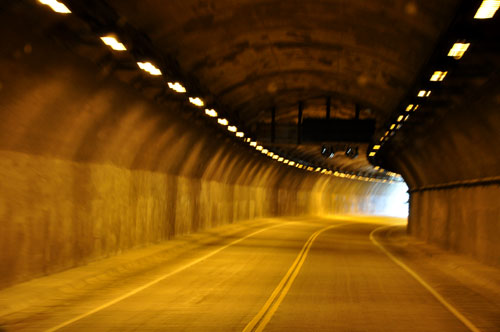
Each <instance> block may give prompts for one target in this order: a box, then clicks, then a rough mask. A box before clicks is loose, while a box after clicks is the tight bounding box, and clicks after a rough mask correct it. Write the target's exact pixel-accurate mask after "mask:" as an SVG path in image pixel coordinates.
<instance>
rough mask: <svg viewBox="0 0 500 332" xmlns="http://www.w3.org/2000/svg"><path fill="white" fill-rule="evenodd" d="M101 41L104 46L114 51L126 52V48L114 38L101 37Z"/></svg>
mask: <svg viewBox="0 0 500 332" xmlns="http://www.w3.org/2000/svg"><path fill="white" fill-rule="evenodd" d="M101 40H102V42H103V43H104V44H106V45H108V46H109V47H111V48H112V49H114V50H115V51H126V50H127V48H126V47H125V45H123V44H122V43H120V42H119V41H118V40H117V39H116V38H115V37H113V36H106V37H101Z"/></svg>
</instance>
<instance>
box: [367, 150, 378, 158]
mask: <svg viewBox="0 0 500 332" xmlns="http://www.w3.org/2000/svg"><path fill="white" fill-rule="evenodd" d="M376 154H377V153H376V152H375V151H372V152H370V154H369V155H368V156H369V157H373V156H374V155H376Z"/></svg>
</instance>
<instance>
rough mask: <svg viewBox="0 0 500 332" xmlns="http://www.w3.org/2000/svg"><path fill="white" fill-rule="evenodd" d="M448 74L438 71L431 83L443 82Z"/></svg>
mask: <svg viewBox="0 0 500 332" xmlns="http://www.w3.org/2000/svg"><path fill="white" fill-rule="evenodd" d="M446 74H448V72H447V71H439V70H436V71H435V72H434V74H432V76H431V81H433V82H438V81H442V80H444V78H445V77H446Z"/></svg>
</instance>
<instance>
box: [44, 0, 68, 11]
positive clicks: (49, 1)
mask: <svg viewBox="0 0 500 332" xmlns="http://www.w3.org/2000/svg"><path fill="white" fill-rule="evenodd" d="M38 2H40V3H41V4H43V5H46V6H49V7H50V8H51V9H52V10H53V11H55V12H56V13H59V14H71V10H69V8H68V7H66V5H65V4H63V3H62V2H59V1H57V0H38Z"/></svg>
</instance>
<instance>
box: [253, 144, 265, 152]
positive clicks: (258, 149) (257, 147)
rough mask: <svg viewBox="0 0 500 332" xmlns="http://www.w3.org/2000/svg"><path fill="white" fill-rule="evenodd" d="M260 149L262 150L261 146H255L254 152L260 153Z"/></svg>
mask: <svg viewBox="0 0 500 332" xmlns="http://www.w3.org/2000/svg"><path fill="white" fill-rule="evenodd" d="M262 149H263V147H262V145H257V146H256V147H255V150H257V151H262Z"/></svg>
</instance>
